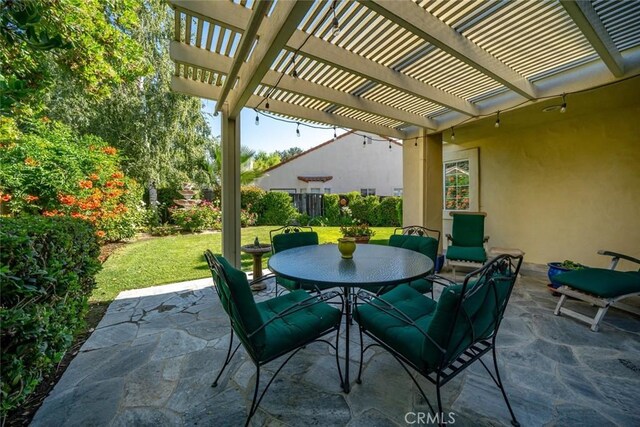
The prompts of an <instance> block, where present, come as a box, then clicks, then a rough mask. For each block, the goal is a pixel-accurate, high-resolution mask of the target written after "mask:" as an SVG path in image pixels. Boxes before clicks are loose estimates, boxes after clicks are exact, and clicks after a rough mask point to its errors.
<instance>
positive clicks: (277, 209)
mask: <svg viewBox="0 0 640 427" xmlns="http://www.w3.org/2000/svg"><path fill="white" fill-rule="evenodd" d="M255 211H256V212H257V213H258V225H284V224H286V223H288V222H289V221H290V220H292V219H296V218H297V217H298V211H297V210H296V208H295V206H293V203H292V201H291V196H290V195H289V194H287V193H283V192H280V191H270V192H268V193H266V194H265V195H264V197H263V198H262V200H260V203H259V204H258V206H257V207H256V210H255Z"/></svg>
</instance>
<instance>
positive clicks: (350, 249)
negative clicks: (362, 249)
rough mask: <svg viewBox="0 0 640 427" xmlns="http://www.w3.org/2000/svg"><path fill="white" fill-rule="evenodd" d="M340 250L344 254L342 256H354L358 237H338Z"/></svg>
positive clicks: (347, 257) (349, 257) (346, 257)
mask: <svg viewBox="0 0 640 427" xmlns="http://www.w3.org/2000/svg"><path fill="white" fill-rule="evenodd" d="M338 250H339V251H340V253H341V254H342V258H345V259H351V258H353V253H354V252H355V251H356V239H355V238H353V237H343V238H341V239H338Z"/></svg>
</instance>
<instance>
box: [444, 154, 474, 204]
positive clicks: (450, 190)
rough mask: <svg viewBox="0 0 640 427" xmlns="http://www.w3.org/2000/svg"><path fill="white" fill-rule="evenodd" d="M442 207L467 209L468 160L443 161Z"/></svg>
mask: <svg viewBox="0 0 640 427" xmlns="http://www.w3.org/2000/svg"><path fill="white" fill-rule="evenodd" d="M444 208H445V209H446V210H461V211H464V210H469V160H457V161H453V162H445V164H444Z"/></svg>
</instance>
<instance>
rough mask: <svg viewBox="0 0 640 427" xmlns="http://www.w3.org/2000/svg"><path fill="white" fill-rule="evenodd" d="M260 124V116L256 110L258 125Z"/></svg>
mask: <svg viewBox="0 0 640 427" xmlns="http://www.w3.org/2000/svg"><path fill="white" fill-rule="evenodd" d="M259 124H260V116H259V115H258V112H257V111H256V126H258V125H259Z"/></svg>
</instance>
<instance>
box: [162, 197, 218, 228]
mask: <svg viewBox="0 0 640 427" xmlns="http://www.w3.org/2000/svg"><path fill="white" fill-rule="evenodd" d="M169 212H170V213H171V220H172V221H173V223H174V224H175V225H177V226H178V227H180V229H181V230H183V231H202V230H205V229H208V228H213V229H216V230H220V229H221V228H222V213H221V211H220V208H219V207H217V206H216V205H214V204H213V203H211V202H207V201H202V202H200V203H199V204H198V205H196V206H193V207H191V208H188V209H184V208H178V207H175V208H171V209H169Z"/></svg>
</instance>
